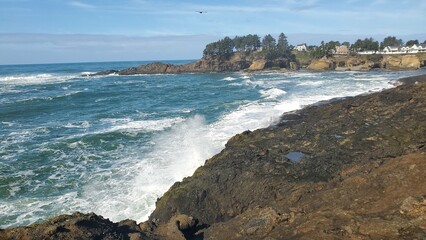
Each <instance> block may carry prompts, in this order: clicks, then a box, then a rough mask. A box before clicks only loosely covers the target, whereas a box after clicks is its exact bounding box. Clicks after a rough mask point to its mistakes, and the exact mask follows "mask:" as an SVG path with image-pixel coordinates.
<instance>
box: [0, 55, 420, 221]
mask: <svg viewBox="0 0 426 240" xmlns="http://www.w3.org/2000/svg"><path fill="white" fill-rule="evenodd" d="M168 62H169V63H175V64H183V63H187V62H188V61H168ZM143 63H147V62H107V63H72V64H44V65H14V66H12V65H10V66H7V65H3V66H0V228H7V227H13V226H21V225H28V224H31V223H36V222H40V221H43V220H46V219H48V218H50V217H53V216H56V215H58V214H62V213H72V212H75V211H81V212H95V213H97V214H101V215H103V216H104V217H106V218H109V219H111V220H112V221H119V220H123V219H127V218H131V219H134V220H136V221H138V222H140V221H143V220H146V219H147V217H148V216H149V214H150V213H151V212H152V211H153V210H154V208H155V201H156V199H157V198H159V197H161V195H162V194H163V193H164V192H165V191H167V190H168V188H169V187H170V186H171V185H172V184H173V183H174V182H176V181H180V180H182V178H184V177H186V176H190V175H191V174H192V173H193V172H194V170H195V169H196V168H197V167H199V166H201V165H203V163H204V161H205V160H206V159H208V158H210V157H212V156H213V155H214V154H216V153H218V152H220V151H221V150H222V149H223V148H224V146H225V143H226V142H227V140H228V139H229V138H230V137H232V136H233V135H235V134H237V133H240V132H243V131H245V130H254V129H258V128H263V127H268V126H270V125H271V124H274V123H276V122H277V121H278V120H279V117H280V115H281V114H282V113H284V112H288V111H293V110H296V109H300V108H302V107H303V106H306V105H309V104H313V103H315V102H318V101H323V100H329V99H332V98H339V97H346V96H354V95H358V94H364V93H368V92H374V91H380V90H382V89H386V88H391V87H394V83H395V82H394V80H396V79H398V78H401V77H405V76H413V75H420V74H426V70H425V69H423V70H417V71H401V72H389V71H371V72H318V73H314V72H307V71H299V72H261V73H206V74H198V73H197V74H178V75H176V74H166V75H155V74H153V75H135V76H117V75H109V76H98V77H82V76H81V75H82V74H86V73H93V72H97V71H102V70H108V69H123V68H127V67H132V66H137V65H139V64H143Z"/></svg>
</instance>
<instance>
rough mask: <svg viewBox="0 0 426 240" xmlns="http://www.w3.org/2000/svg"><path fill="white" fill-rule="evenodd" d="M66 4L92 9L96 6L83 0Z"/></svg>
mask: <svg viewBox="0 0 426 240" xmlns="http://www.w3.org/2000/svg"><path fill="white" fill-rule="evenodd" d="M68 5H70V6H73V7H77V8H84V9H94V8H96V6H94V5H91V4H87V3H83V2H79V1H72V2H69V3H68Z"/></svg>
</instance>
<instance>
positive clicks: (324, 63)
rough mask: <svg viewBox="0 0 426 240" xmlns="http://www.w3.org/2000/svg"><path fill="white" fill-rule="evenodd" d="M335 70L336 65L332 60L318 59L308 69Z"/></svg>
mask: <svg viewBox="0 0 426 240" xmlns="http://www.w3.org/2000/svg"><path fill="white" fill-rule="evenodd" d="M334 68H335V63H334V62H333V61H332V60H330V59H324V58H322V59H318V60H314V61H312V62H311V64H309V66H308V67H307V69H308V70H312V71H326V70H333V69H334Z"/></svg>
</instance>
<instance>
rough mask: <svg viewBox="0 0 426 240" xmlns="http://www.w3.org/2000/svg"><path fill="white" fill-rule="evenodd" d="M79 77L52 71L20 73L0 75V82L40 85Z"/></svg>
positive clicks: (5, 83)
mask: <svg viewBox="0 0 426 240" xmlns="http://www.w3.org/2000/svg"><path fill="white" fill-rule="evenodd" d="M76 77H78V76H77V75H71V74H67V75H59V74H50V73H40V74H18V75H9V76H0V84H4V85H38V84H50V83H58V82H65V81H67V80H70V79H73V78H76Z"/></svg>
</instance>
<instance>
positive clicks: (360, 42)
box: [308, 36, 426, 58]
mask: <svg viewBox="0 0 426 240" xmlns="http://www.w3.org/2000/svg"><path fill="white" fill-rule="evenodd" d="M414 44H419V41H418V40H409V41H407V42H406V43H405V46H408V47H411V46H413V45H414ZM423 44H426V40H425V41H424V42H423ZM341 45H346V46H347V47H348V49H351V50H352V51H353V52H361V51H379V50H383V49H384V48H386V47H388V46H396V47H402V46H403V45H404V42H403V41H402V39H398V38H396V37H395V36H388V37H385V38H384V39H383V41H382V42H379V41H376V40H374V39H373V38H372V37H370V38H365V39H357V40H356V41H355V42H354V43H353V44H350V43H349V42H343V43H340V42H339V41H330V42H328V43H325V42H324V41H322V42H321V45H320V46H309V48H308V49H309V50H310V55H311V56H312V57H314V58H321V57H324V56H327V57H328V56H330V55H332V54H333V51H334V50H335V49H336V46H341Z"/></svg>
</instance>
